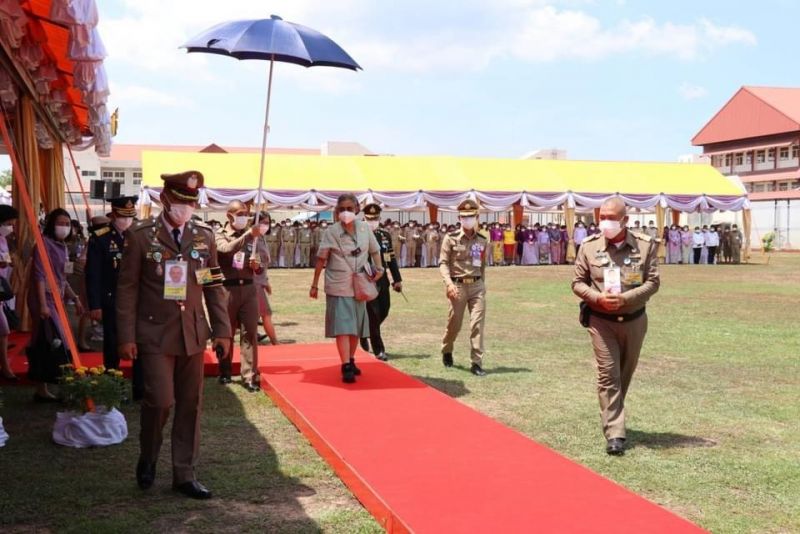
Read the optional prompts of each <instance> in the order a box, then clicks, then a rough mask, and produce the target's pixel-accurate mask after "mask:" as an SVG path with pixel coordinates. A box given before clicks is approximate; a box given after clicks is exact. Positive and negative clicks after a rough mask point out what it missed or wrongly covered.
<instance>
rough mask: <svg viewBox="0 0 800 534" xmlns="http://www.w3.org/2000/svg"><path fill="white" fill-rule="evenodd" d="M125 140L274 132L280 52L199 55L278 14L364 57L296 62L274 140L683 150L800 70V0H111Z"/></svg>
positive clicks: (240, 141) (112, 69)
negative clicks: (757, 93)
mask: <svg viewBox="0 0 800 534" xmlns="http://www.w3.org/2000/svg"><path fill="white" fill-rule="evenodd" d="M98 5H99V7H100V10H101V12H100V15H101V24H100V31H101V35H102V36H103V38H104V41H105V43H106V46H107V48H108V51H109V57H108V59H107V60H106V68H107V69H108V73H109V77H110V79H111V83H112V92H113V94H112V97H111V101H110V107H111V109H113V108H114V107H117V106H118V107H119V108H120V110H121V112H120V113H121V121H120V132H119V135H118V137H117V139H116V141H117V142H120V143H166V144H205V143H211V142H216V143H218V144H220V145H223V146H225V145H257V144H259V142H260V131H261V121H262V116H263V106H264V94H265V80H266V63H265V62H237V61H236V60H233V59H230V58H224V57H216V56H205V55H187V54H185V52H183V51H181V50H178V49H177V47H178V46H179V45H180V44H181V43H182V42H184V41H185V40H186V39H188V38H189V37H191V36H192V35H194V34H196V33H199V32H200V31H202V30H204V29H205V28H207V27H208V26H210V25H212V24H214V23H217V22H220V21H224V20H232V19H237V18H254V17H258V18H260V17H266V16H269V15H270V14H271V13H276V14H280V15H282V16H283V17H284V18H285V19H287V20H291V21H294V22H299V23H302V24H305V25H307V26H311V27H313V28H316V29H318V30H320V31H322V32H323V33H326V34H327V35H329V36H330V37H332V38H334V40H336V41H337V42H338V43H339V44H340V45H341V46H342V47H344V48H345V49H346V50H347V51H348V52H350V53H351V55H352V56H353V57H354V58H355V59H356V60H357V61H359V63H361V65H362V66H363V67H364V71H363V72H359V73H353V72H349V71H340V70H337V69H330V68H312V69H303V68H302V67H297V66H295V65H286V64H280V65H278V68H277V69H276V73H275V86H274V92H273V114H272V119H271V135H270V145H271V146H291V147H314V148H316V147H319V146H320V144H321V143H322V142H324V141H326V140H342V141H345V140H347V141H358V142H361V143H363V144H364V145H366V146H367V147H369V148H371V149H372V150H373V151H376V152H381V153H393V154H398V155H412V154H452V155H462V156H481V157H519V156H521V155H522V154H524V153H526V152H528V151H530V150H532V149H536V148H549V147H559V148H564V149H567V150H568V152H569V156H570V158H571V159H611V160H665V161H674V160H675V159H676V157H677V156H678V155H680V154H684V153H687V152H691V151H692V150H693V149H692V148H691V146H690V139H691V137H692V136H693V135H694V134H695V133H696V132H697V131H698V130H699V129H700V128H701V127H702V126H703V124H704V123H705V122H706V121H707V120H708V119H709V118H710V117H711V116H712V115H713V113H715V112H716V111H717V110H718V109H719V108H720V107H721V106H722V105H723V104H724V103H725V101H726V100H727V99H728V98H729V97H730V96H731V95H732V94H733V93H734V92H735V91H736V90H737V89H738V88H739V87H740V86H741V85H779V86H798V85H800V80H798V74H797V72H796V62H795V61H794V60H793V59H792V58H793V56H794V53H793V48H794V46H793V40H792V39H791V36H793V35H795V33H796V24H797V20H800V2H795V1H790V0H761V1H760V2H726V1H721V0H712V1H701V0H698V1H693V2H692V1H685V0H679V1H670V2H663V1H635V0H626V1H625V0H594V1H590V0H583V1H582V0H571V1H570V0H565V1H544V0H492V1H477V0H461V1H439V2H432V1H430V0H428V1H425V2H423V1H417V0H412V1H397V2H376V1H374V0H373V1H369V0H340V1H338V2H333V1H330V0H306V1H303V0H294V1H255V0H249V1H246V0H226V1H219V0H169V1H163V0H159V1H156V0H104V1H103V2H98Z"/></svg>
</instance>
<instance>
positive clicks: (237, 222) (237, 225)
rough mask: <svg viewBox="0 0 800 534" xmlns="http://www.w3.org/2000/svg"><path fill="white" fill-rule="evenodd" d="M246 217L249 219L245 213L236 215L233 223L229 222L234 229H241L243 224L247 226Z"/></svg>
mask: <svg viewBox="0 0 800 534" xmlns="http://www.w3.org/2000/svg"><path fill="white" fill-rule="evenodd" d="M247 219H249V217H248V216H247V215H237V216H236V217H234V218H233V223H231V224H232V226H233V228H234V229H236V230H241V229H243V228H244V227H245V226H247Z"/></svg>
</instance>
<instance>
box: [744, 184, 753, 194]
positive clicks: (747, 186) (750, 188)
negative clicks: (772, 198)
mask: <svg viewBox="0 0 800 534" xmlns="http://www.w3.org/2000/svg"><path fill="white" fill-rule="evenodd" d="M744 190H745V191H747V192H748V193H752V192H753V184H751V183H750V182H747V183H746V184H744Z"/></svg>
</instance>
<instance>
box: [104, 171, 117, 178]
mask: <svg viewBox="0 0 800 534" xmlns="http://www.w3.org/2000/svg"><path fill="white" fill-rule="evenodd" d="M113 177H114V173H113V172H111V171H103V178H113Z"/></svg>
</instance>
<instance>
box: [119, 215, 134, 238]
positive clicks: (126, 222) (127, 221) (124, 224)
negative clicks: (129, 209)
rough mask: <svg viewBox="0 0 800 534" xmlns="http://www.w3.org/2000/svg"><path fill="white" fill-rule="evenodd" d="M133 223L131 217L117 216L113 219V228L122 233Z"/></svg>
mask: <svg viewBox="0 0 800 534" xmlns="http://www.w3.org/2000/svg"><path fill="white" fill-rule="evenodd" d="M132 224H133V217H117V218H116V219H114V228H116V229H117V232H119V233H121V234H122V233H124V232H125V230H127V229H128V228H130V227H131V225H132Z"/></svg>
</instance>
